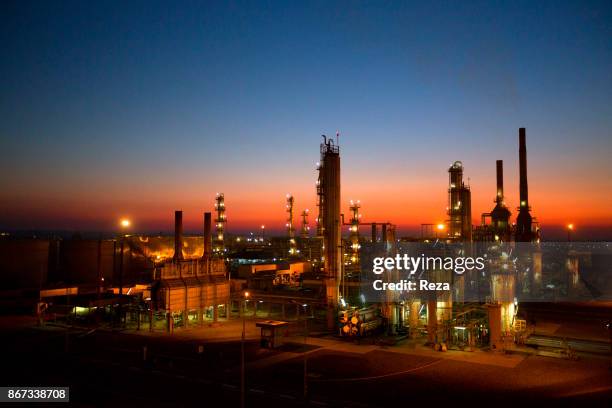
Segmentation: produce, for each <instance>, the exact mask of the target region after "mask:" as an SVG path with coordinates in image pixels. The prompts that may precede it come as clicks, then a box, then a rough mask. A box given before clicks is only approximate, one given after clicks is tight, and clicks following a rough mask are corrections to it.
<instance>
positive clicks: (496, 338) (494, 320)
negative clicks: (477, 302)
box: [487, 303, 501, 350]
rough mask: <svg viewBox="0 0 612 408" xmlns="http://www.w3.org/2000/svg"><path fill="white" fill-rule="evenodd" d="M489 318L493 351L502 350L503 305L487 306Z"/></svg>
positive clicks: (490, 340) (490, 341)
mask: <svg viewBox="0 0 612 408" xmlns="http://www.w3.org/2000/svg"><path fill="white" fill-rule="evenodd" d="M487 312H488V313H487V314H488V317H489V344H490V346H491V349H493V350H498V349H500V348H501V305H500V304H498V303H494V304H489V305H487Z"/></svg>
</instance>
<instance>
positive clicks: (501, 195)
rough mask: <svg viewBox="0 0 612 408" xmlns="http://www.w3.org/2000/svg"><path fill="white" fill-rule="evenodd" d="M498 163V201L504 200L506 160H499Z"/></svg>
mask: <svg viewBox="0 0 612 408" xmlns="http://www.w3.org/2000/svg"><path fill="white" fill-rule="evenodd" d="M495 164H496V168H495V169H496V174H497V198H496V201H497V202H498V203H500V202H502V201H503V200H504V161H503V160H497V161H496V162H495Z"/></svg>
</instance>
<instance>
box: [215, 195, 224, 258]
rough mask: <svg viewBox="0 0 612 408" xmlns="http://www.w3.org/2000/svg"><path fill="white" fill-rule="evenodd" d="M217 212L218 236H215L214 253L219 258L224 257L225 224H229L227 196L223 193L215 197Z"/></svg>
mask: <svg viewBox="0 0 612 408" xmlns="http://www.w3.org/2000/svg"><path fill="white" fill-rule="evenodd" d="M215 210H216V211H217V218H216V219H215V223H216V229H217V234H216V236H215V243H214V249H213V252H214V253H215V255H217V256H221V257H224V253H225V224H226V223H227V217H226V215H225V196H224V195H223V193H217V196H216V197H215Z"/></svg>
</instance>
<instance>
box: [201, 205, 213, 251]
mask: <svg viewBox="0 0 612 408" xmlns="http://www.w3.org/2000/svg"><path fill="white" fill-rule="evenodd" d="M211 220H212V216H211V214H210V213H209V212H205V213H204V252H203V255H202V257H203V258H205V259H209V258H210V255H211V254H212V235H211Z"/></svg>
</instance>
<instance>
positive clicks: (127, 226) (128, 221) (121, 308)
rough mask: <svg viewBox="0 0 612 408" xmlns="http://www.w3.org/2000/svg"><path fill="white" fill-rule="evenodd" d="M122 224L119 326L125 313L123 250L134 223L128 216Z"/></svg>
mask: <svg viewBox="0 0 612 408" xmlns="http://www.w3.org/2000/svg"><path fill="white" fill-rule="evenodd" d="M119 225H121V230H122V231H121V243H120V245H119V248H120V249H119V250H120V251H121V256H120V257H119V326H121V325H122V315H123V307H122V305H121V302H122V298H123V250H124V244H125V237H126V236H127V233H126V231H127V229H128V228H129V227H130V225H132V223H131V221H130V220H128V219H127V218H123V219H121V221H120V222H119Z"/></svg>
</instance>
